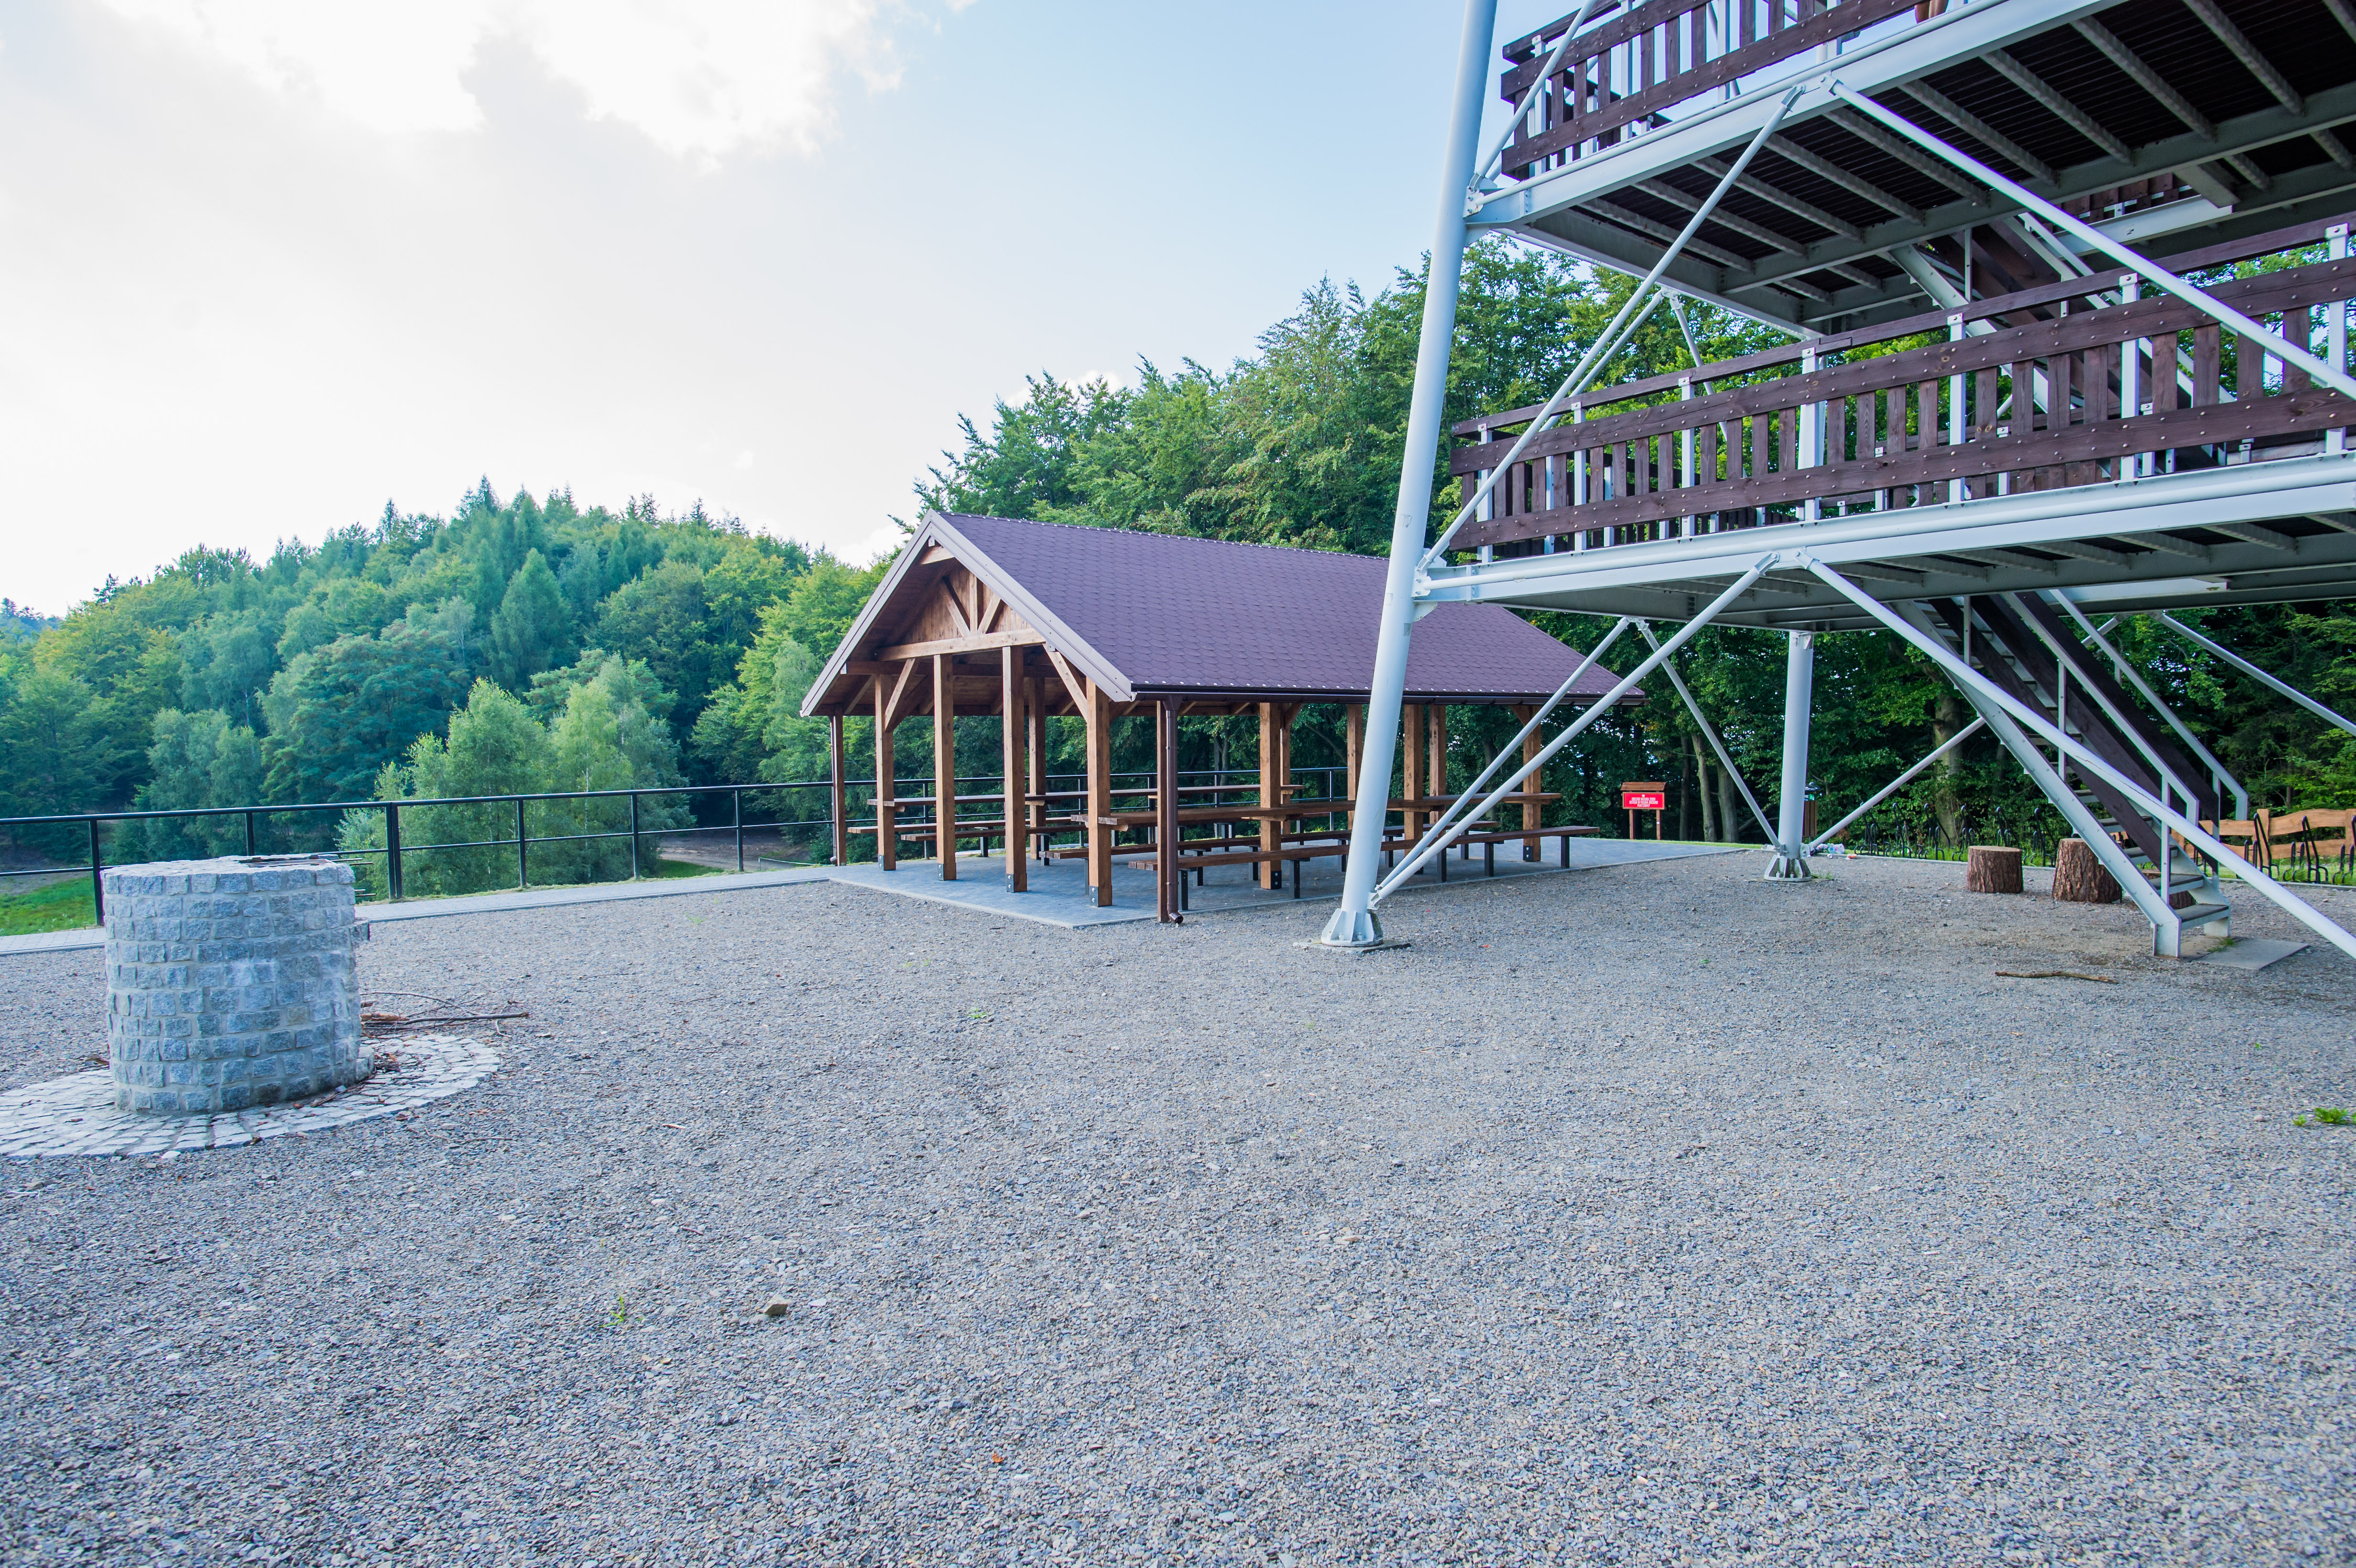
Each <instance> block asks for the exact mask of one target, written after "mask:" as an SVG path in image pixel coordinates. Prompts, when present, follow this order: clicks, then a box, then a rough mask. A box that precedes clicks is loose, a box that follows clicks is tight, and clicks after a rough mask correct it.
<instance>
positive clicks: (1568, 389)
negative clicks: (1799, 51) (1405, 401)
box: [1394, 87, 1800, 568]
mask: <svg viewBox="0 0 2356 1568" xmlns="http://www.w3.org/2000/svg"><path fill="white" fill-rule="evenodd" d="M1799 96H1800V89H1798V88H1796V87H1794V89H1792V90H1791V91H1789V92H1786V93H1785V94H1784V95H1783V101H1782V103H1780V104H1779V105H1777V107H1776V112H1774V113H1773V114H1772V115H1770V116H1769V117H1768V120H1767V123H1766V124H1764V125H1762V126H1761V127H1760V128H1759V133H1758V134H1757V135H1755V136H1753V137H1751V144H1750V145H1749V146H1747V147H1745V148H1743V149H1742V155H1741V156H1740V157H1739V158H1737V159H1735V160H1734V167H1733V168H1731V169H1730V170H1728V171H1727V173H1726V175H1725V176H1724V177H1723V178H1721V179H1720V180H1719V182H1718V184H1717V186H1716V187H1713V188H1712V189H1711V191H1710V193H1709V198H1708V200H1707V201H1704V202H1703V203H1702V204H1701V205H1700V206H1699V207H1698V208H1696V209H1695V211H1694V215H1693V217H1692V218H1691V219H1687V223H1686V226H1685V229H1684V230H1683V232H1681V233H1679V234H1678V235H1677V237H1676V239H1675V240H1671V241H1670V242H1669V246H1668V249H1666V250H1665V251H1662V252H1661V259H1660V260H1659V261H1655V262H1654V263H1653V270H1652V271H1651V272H1647V273H1645V274H1644V280H1643V281H1642V282H1640V283H1637V285H1636V287H1635V288H1634V290H1633V291H1632V292H1631V293H1629V295H1628V298H1627V300H1626V302H1625V303H1624V304H1622V305H1621V307H1620V310H1619V313H1618V314H1617V315H1613V316H1612V325H1609V326H1607V327H1605V328H1604V329H1603V331H1602V332H1601V334H1600V335H1599V336H1597V337H1596V339H1595V342H1594V343H1593V344H1592V345H1591V346H1590V347H1589V348H1588V350H1587V352H1586V353H1585V354H1583V355H1581V356H1580V361H1579V363H1578V364H1577V365H1575V366H1573V367H1572V368H1571V371H1570V374H1569V375H1568V376H1565V377H1564V378H1563V379H1562V385H1561V386H1559V387H1557V388H1556V389H1554V396H1552V397H1550V398H1548V399H1547V400H1546V404H1545V406H1544V407H1542V408H1540V409H1539V410H1538V411H1537V413H1536V414H1534V415H1533V416H1531V419H1530V422H1529V423H1528V424H1527V425H1526V427H1524V429H1523V431H1522V433H1521V438H1520V439H1519V440H1517V441H1515V443H1514V444H1513V446H1512V448H1511V449H1510V450H1509V451H1507V452H1506V453H1505V456H1504V457H1503V458H1501V459H1499V460H1498V463H1497V465H1496V466H1495V467H1494V468H1492V469H1490V470H1489V472H1488V474H1487V475H1486V476H1485V477H1484V478H1483V479H1482V481H1481V484H1480V487H1479V488H1478V489H1476V490H1474V491H1473V492H1472V496H1471V497H1470V498H1469V499H1467V500H1466V501H1465V503H1464V505H1463V506H1462V507H1458V508H1457V512H1456V517H1455V519H1454V520H1453V521H1451V523H1450V524H1449V525H1448V527H1447V528H1444V529H1442V530H1441V531H1440V538H1438V539H1435V540H1433V541H1432V545H1431V548H1430V549H1428V550H1425V551H1423V556H1422V560H1421V561H1420V562H1419V567H1420V568H1429V567H1430V566H1431V564H1432V563H1433V562H1435V561H1438V560H1442V559H1444V558H1445V557H1446V555H1447V553H1448V545H1449V541H1450V540H1451V539H1454V538H1455V537H1456V535H1457V533H1458V531H1459V530H1460V529H1462V528H1463V527H1464V525H1465V523H1466V522H1467V521H1469V520H1470V519H1471V518H1472V515H1473V514H1474V513H1475V512H1477V511H1478V510H1480V507H1481V503H1482V502H1483V501H1485V500H1487V499H1488V498H1489V492H1490V491H1491V490H1493V489H1494V488H1496V485H1497V481H1498V479H1499V478H1500V477H1502V476H1503V475H1505V473H1506V472H1507V471H1508V470H1510V469H1511V468H1512V467H1513V466H1514V464H1515V463H1517V462H1518V461H1520V459H1521V455H1522V450H1523V449H1524V448H1525V447H1526V446H1528V445H1529V443H1531V442H1533V441H1536V440H1537V438H1538V435H1539V434H1540V433H1541V432H1544V431H1546V430H1547V429H1548V428H1550V427H1551V426H1552V425H1553V423H1554V421H1555V416H1556V415H1557V414H1558V412H1560V411H1561V409H1562V406H1563V404H1565V403H1566V402H1569V400H1571V399H1572V398H1574V397H1576V396H1577V395H1578V394H1579V393H1580V391H1582V390H1584V389H1586V386H1587V383H1588V382H1590V381H1591V380H1593V379H1595V376H1596V373H1597V372H1598V371H1600V370H1601V369H1602V368H1603V367H1604V366H1605V365H1606V364H1607V363H1609V362H1610V360H1611V358H1612V355H1614V354H1616V353H1618V352H1619V351H1620V345H1621V343H1622V341H1623V340H1624V339H1625V338H1626V337H1627V336H1628V335H1629V334H1630V333H1632V332H1633V331H1635V330H1636V328H1637V326H1638V325H1640V324H1641V323H1642V322H1643V321H1644V317H1645V316H1646V315H1650V314H1651V313H1652V309H1653V307H1654V306H1655V304H1659V303H1660V301H1661V298H1662V296H1663V293H1664V292H1665V291H1662V290H1660V289H1658V288H1657V287H1656V285H1657V284H1658V283H1660V281H1661V274H1662V273H1663V272H1667V271H1668V270H1669V263H1670V262H1672V261H1676V259H1677V255H1678V253H1679V252H1680V251H1684V250H1685V249H1687V247H1688V246H1690V245H1691V244H1693V242H1694V236H1695V235H1696V234H1697V233H1699V232H1700V231H1701V226H1702V224H1703V223H1704V222H1705V221H1706V220H1707V219H1708V217H1709V215H1710V214H1711V213H1713V212H1715V211H1717V210H1718V204H1719V202H1721V201H1723V200H1725V199H1726V193H1727V192H1728V191H1729V190H1730V189H1732V188H1733V187H1734V182H1735V181H1736V180H1737V179H1738V178H1740V176H1741V174H1742V171H1743V170H1744V169H1746V168H1748V167H1750V166H1751V159H1752V158H1754V157H1757V156H1758V155H1759V149H1760V148H1761V147H1762V146H1764V145H1765V144H1766V143H1767V139H1768V138H1769V137H1771V136H1772V135H1773V134H1774V133H1775V127H1776V126H1778V125H1780V124H1782V123H1783V115H1784V113H1785V112H1787V111H1788V110H1790V108H1791V107H1792V104H1793V101H1794V100H1795V99H1797V98H1798V97H1799ZM1463 232H1464V229H1463V219H1458V220H1457V234H1458V247H1459V249H1460V251H1461V250H1462V243H1463V240H1462V235H1463ZM1639 306H1642V307H1643V308H1642V309H1639V308H1638V307H1639ZM1447 371H1448V367H1447V364H1446V362H1445V361H1444V360H1443V361H1442V362H1441V365H1440V374H1441V375H1442V376H1445V375H1446V374H1447ZM1422 374H1423V370H1422V367H1421V366H1420V365H1418V367H1417V368H1416V375H1417V377H1418V380H1417V383H1416V385H1417V386H1418V388H1420V387H1421V386H1422V384H1423V383H1422V381H1421V379H1420V378H1421V376H1422ZM1426 488H1427V489H1429V488H1430V486H1429V485H1426ZM1421 537H1422V535H1421V533H1420V531H1419V532H1418V535H1417V538H1418V539H1419V540H1420V539H1421ZM1396 542H1397V539H1396V536H1394V543H1396Z"/></svg>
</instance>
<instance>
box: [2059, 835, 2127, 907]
mask: <svg viewBox="0 0 2356 1568" xmlns="http://www.w3.org/2000/svg"><path fill="white" fill-rule="evenodd" d="M2053 897H2054V899H2055V901H2058V902H2061V903H2077V904H2115V903H2116V902H2118V901H2119V883H2118V879H2117V878H2115V877H2114V876H2112V875H2111V874H2110V872H2108V871H2106V870H2104V869H2103V863H2102V861H2100V860H2098V859H2095V858H2094V850H2093V849H2092V848H2089V847H2088V846H2087V843H2086V841H2085V840H2084V839H2083V838H2064V839H2063V840H2061V843H2059V844H2057V845H2055V846H2054V848H2053Z"/></svg>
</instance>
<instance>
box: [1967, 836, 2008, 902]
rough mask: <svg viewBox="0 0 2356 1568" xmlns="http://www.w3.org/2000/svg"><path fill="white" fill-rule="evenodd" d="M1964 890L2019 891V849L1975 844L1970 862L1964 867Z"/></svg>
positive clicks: (1974, 891) (1980, 891)
mask: <svg viewBox="0 0 2356 1568" xmlns="http://www.w3.org/2000/svg"><path fill="white" fill-rule="evenodd" d="M1964 891H1965V892H1973V893H2017V892H2019V891H2020V851H2019V850H2018V849H2008V848H2005V847H2004V846H2003V845H2000V844H1975V845H1973V846H1972V858H1971V862H1970V863H1969V864H1968V865H1966V866H1965V868H1964Z"/></svg>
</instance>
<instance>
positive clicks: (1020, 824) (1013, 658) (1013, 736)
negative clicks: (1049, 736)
mask: <svg viewBox="0 0 2356 1568" xmlns="http://www.w3.org/2000/svg"><path fill="white" fill-rule="evenodd" d="M1030 686H1031V683H1030V682H1029V681H1027V680H1024V679H1023V650H1022V649H1021V648H1009V649H1007V650H1006V651H1005V652H1004V653H1003V654H1001V655H1000V656H999V663H998V737H999V752H1000V754H1001V760H1000V762H999V764H998V771H999V774H1000V788H1001V792H1002V793H1003V794H1004V795H1005V796H1006V800H1005V803H1004V804H1005V806H1006V886H1007V889H1008V891H1012V892H1018V893H1019V892H1023V891H1026V890H1028V889H1029V887H1030V886H1031V852H1030V851H1031V835H1030V826H1031V813H1030V811H1029V809H1028V808H1027V807H1026V806H1025V805H1024V803H1023V793H1024V788H1025V786H1026V785H1027V784H1029V783H1030V775H1031V770H1030V769H1029V768H1028V767H1027V766H1026V765H1025V762H1024V756H1023V753H1024V752H1026V751H1028V750H1029V748H1028V747H1026V746H1024V745H1023V741H1025V740H1027V739H1029V737H1030V733H1031V720H1030V717H1029V715H1028V713H1027V711H1026V710H1025V709H1024V708H1023V699H1024V698H1025V697H1026V696H1028V695H1029V694H1030Z"/></svg>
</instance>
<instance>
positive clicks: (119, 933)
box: [104, 858, 370, 1115]
mask: <svg viewBox="0 0 2356 1568" xmlns="http://www.w3.org/2000/svg"><path fill="white" fill-rule="evenodd" d="M104 876H105V884H106V1021H107V1045H108V1054H109V1056H110V1058H111V1060H112V1068H113V1074H114V1104H115V1106H116V1108H117V1109H119V1110H125V1111H153V1112H159V1113H163V1114H166V1115H190V1114H196V1113H206V1112H220V1111H241V1110H245V1109H248V1108H250V1107H252V1106H256V1105H270V1104H278V1103H279V1102H281V1101H289V1100H301V1099H305V1098H307V1097H308V1096H310V1095H313V1094H319V1093H326V1092H327V1090H329V1089H332V1088H335V1087H337V1085H338V1084H344V1083H357V1082H358V1081H359V1080H360V1079H361V1078H364V1077H366V1076H367V1075H368V1071H369V1061H370V1056H369V1052H368V1051H366V1050H365V1049H364V1048H363V1046H362V1044H361V1041H360V1018H359V977H358V975H357V972H356V970H355V968H354V965H353V961H352V944H353V941H354V939H355V936H356V934H357V933H356V930H355V927H354V925H353V923H352V869H351V868H350V867H349V866H347V865H344V864H342V863H340V862H338V861H334V860H327V859H285V860H268V859H262V860H248V859H235V858H226V859H215V860H177V861H167V862H161V863H157V864H153V865H145V866H118V867H112V868H110V869H107V870H106V872H105V873H104Z"/></svg>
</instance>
